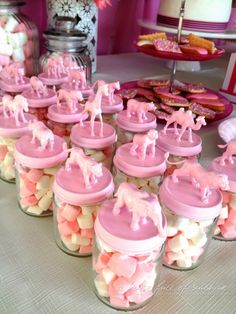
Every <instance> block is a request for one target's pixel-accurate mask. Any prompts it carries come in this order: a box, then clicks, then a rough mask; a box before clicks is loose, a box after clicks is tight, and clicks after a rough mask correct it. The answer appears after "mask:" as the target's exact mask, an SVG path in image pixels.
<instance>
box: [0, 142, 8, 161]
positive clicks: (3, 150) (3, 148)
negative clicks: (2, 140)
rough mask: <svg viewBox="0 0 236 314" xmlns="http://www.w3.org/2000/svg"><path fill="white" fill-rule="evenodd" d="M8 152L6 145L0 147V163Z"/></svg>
mask: <svg viewBox="0 0 236 314" xmlns="http://www.w3.org/2000/svg"><path fill="white" fill-rule="evenodd" d="M7 152H8V149H7V145H0V161H2V160H4V158H5V156H6V154H7Z"/></svg>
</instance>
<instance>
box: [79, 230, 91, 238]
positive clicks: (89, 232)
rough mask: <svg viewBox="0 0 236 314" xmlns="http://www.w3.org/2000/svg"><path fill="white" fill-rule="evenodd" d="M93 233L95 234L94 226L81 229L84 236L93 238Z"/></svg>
mask: <svg viewBox="0 0 236 314" xmlns="http://www.w3.org/2000/svg"><path fill="white" fill-rule="evenodd" d="M93 234H94V230H93V228H90V229H81V236H82V237H86V238H89V239H92V238H93Z"/></svg>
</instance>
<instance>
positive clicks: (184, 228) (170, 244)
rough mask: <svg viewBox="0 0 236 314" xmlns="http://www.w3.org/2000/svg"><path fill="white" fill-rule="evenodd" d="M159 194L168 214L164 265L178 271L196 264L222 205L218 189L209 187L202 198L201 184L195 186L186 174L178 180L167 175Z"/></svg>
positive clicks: (210, 234)
mask: <svg viewBox="0 0 236 314" xmlns="http://www.w3.org/2000/svg"><path fill="white" fill-rule="evenodd" d="M197 183H198V181H197V182H196V184H197ZM198 187H200V188H198ZM159 197H160V201H161V203H162V206H163V209H164V211H165V214H166V217H167V241H166V247H165V255H164V259H163V264H164V265H165V266H167V267H170V268H173V269H177V270H190V269H193V268H195V267H197V266H199V265H200V264H201V262H202V260H203V258H204V256H205V255H206V252H207V248H208V246H209V243H210V241H211V238H212V235H213V232H214V228H215V225H216V222H217V219H218V216H219V214H220V211H221V208H222V194H221V192H220V191H219V190H217V189H216V190H210V195H209V196H208V198H207V199H206V200H203V199H202V196H201V186H198V185H195V186H194V185H193V183H192V181H191V178H190V176H187V174H186V176H178V180H177V181H176V180H175V179H174V178H173V177H172V176H168V177H166V178H165V180H164V181H163V183H162V185H161V187H160V191H159Z"/></svg>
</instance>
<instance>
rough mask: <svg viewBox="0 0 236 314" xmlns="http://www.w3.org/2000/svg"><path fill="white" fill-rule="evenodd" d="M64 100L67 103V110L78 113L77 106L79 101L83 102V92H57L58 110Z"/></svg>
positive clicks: (61, 90)
mask: <svg viewBox="0 0 236 314" xmlns="http://www.w3.org/2000/svg"><path fill="white" fill-rule="evenodd" d="M61 100H64V101H65V103H66V106H67V108H68V109H69V110H70V112H72V113H73V112H76V111H77V104H78V102H79V101H83V100H84V98H83V95H82V93H81V91H76V90H72V91H67V90H65V89H59V91H58V92H57V108H58V109H59V108H60V107H61V103H60V101H61Z"/></svg>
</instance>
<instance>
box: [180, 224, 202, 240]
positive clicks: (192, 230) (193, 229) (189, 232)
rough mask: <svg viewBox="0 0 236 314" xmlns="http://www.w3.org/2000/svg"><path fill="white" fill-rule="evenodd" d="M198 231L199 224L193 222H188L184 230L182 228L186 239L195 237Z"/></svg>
mask: <svg viewBox="0 0 236 314" xmlns="http://www.w3.org/2000/svg"><path fill="white" fill-rule="evenodd" d="M198 233H199V225H198V224H197V223H195V222H192V223H190V224H189V225H188V226H187V227H186V228H185V229H184V230H183V236H184V237H185V238H186V239H192V238H193V237H196V236H197V235H198Z"/></svg>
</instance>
